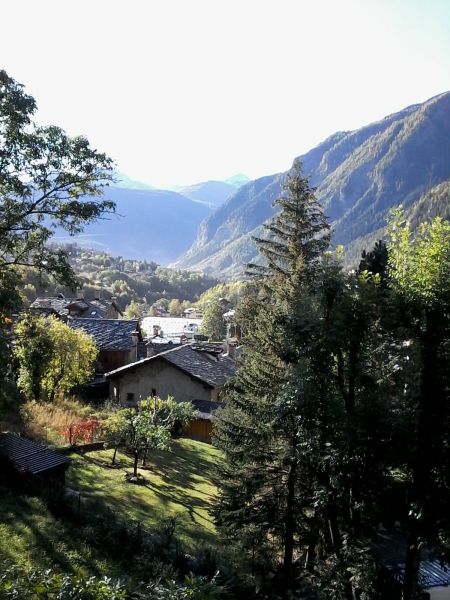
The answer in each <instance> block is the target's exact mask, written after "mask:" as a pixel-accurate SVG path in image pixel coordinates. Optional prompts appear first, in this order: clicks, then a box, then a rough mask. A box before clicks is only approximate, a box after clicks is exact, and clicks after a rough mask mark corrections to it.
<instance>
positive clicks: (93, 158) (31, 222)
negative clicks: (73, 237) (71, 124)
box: [0, 71, 114, 286]
mask: <svg viewBox="0 0 450 600" xmlns="http://www.w3.org/2000/svg"><path fill="white" fill-rule="evenodd" d="M35 112H36V102H35V100H34V98H33V97H32V96H30V95H28V94H27V93H25V91H24V89H23V86H22V85H21V84H19V83H17V82H16V81H14V79H12V78H11V77H9V76H8V74H7V73H6V72H5V71H0V271H4V270H5V269H8V268H10V267H12V266H15V265H33V266H35V267H37V268H38V269H39V270H40V271H43V272H47V273H51V274H52V275H53V276H54V277H55V278H56V279H57V280H59V281H62V282H64V283H68V284H69V285H71V286H75V283H76V282H75V278H74V275H73V271H72V269H71V268H70V266H69V265H68V261H67V254H66V253H65V252H64V250H63V249H58V250H55V249H52V248H49V246H48V242H49V240H50V239H51V237H52V234H53V232H54V229H55V227H60V228H63V229H65V230H66V231H67V232H68V233H69V234H73V233H79V232H80V231H82V229H83V226H84V225H85V224H86V223H89V222H91V221H93V220H95V219H98V218H101V217H102V215H104V214H105V213H107V212H111V211H113V210H114V203H113V202H111V201H109V200H106V199H102V198H101V196H102V192H103V187H104V186H105V185H107V184H108V182H110V181H111V180H112V167H113V163H112V160H111V159H110V158H108V157H107V156H106V155H105V154H103V153H100V152H98V151H97V150H95V149H93V148H91V146H90V145H89V142H88V140H87V139H86V138H84V137H81V136H80V137H74V138H71V137H69V136H68V135H67V134H66V133H65V132H64V131H63V130H62V129H60V128H59V127H56V126H39V125H37V124H36V123H35V122H34V121H33V116H34V114H35Z"/></svg>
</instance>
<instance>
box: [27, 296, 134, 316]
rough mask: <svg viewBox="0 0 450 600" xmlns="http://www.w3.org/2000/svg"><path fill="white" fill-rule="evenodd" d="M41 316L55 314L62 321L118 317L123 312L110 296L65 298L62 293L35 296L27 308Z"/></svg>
mask: <svg viewBox="0 0 450 600" xmlns="http://www.w3.org/2000/svg"><path fill="white" fill-rule="evenodd" d="M29 310H30V311H31V312H32V313H34V314H38V315H40V316H43V317H48V316H50V315H55V316H57V317H58V318H60V319H63V320H64V321H67V320H68V319H71V318H78V319H79V318H89V319H119V318H120V317H122V316H123V313H122V311H121V309H120V308H119V306H118V305H117V304H116V302H115V301H114V300H113V299H112V298H110V299H109V300H106V299H103V298H94V299H93V300H86V299H85V298H66V297H65V296H64V294H59V295H58V296H54V297H50V298H37V299H36V300H35V301H34V302H33V303H32V304H31V305H30V309H29Z"/></svg>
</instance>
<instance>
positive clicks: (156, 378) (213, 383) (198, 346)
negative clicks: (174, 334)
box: [106, 343, 236, 441]
mask: <svg viewBox="0 0 450 600" xmlns="http://www.w3.org/2000/svg"><path fill="white" fill-rule="evenodd" d="M235 370H236V363H235V362H234V360H233V359H232V358H230V357H229V356H224V355H223V354H222V345H221V344H202V343H193V344H184V345H180V346H177V347H175V348H173V349H170V350H166V351H164V352H161V353H159V354H156V355H155V356H149V357H147V358H145V359H143V360H140V361H138V362H135V363H131V364H129V365H126V366H124V367H120V368H118V369H115V370H113V371H111V372H109V373H106V379H107V380H108V381H109V389H110V397H111V398H112V399H113V400H115V401H116V402H119V403H120V404H122V405H124V406H135V405H136V404H137V403H138V402H139V401H140V400H143V399H145V398H148V397H150V396H159V397H160V398H167V396H173V397H174V398H175V400H177V401H179V402H187V401H190V402H192V403H193V405H194V408H196V409H197V410H196V414H195V416H196V419H195V420H194V421H193V422H192V423H191V425H190V427H189V428H188V429H187V431H186V434H187V435H190V436H191V437H194V438H196V439H201V440H202V441H210V439H211V431H212V421H213V413H214V411H215V410H216V409H217V408H218V406H220V393H221V391H222V388H223V386H224V385H225V383H226V382H227V381H228V380H229V379H230V378H231V377H232V376H233V375H234V373H235Z"/></svg>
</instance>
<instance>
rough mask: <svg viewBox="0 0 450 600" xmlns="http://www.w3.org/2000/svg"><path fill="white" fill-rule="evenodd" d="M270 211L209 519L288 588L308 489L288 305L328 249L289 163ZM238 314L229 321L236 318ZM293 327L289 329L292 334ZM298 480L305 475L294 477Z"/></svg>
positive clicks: (302, 394)
mask: <svg viewBox="0 0 450 600" xmlns="http://www.w3.org/2000/svg"><path fill="white" fill-rule="evenodd" d="M276 203H277V205H278V206H279V207H280V213H279V215H278V216H277V217H276V218H275V219H274V221H273V222H272V223H271V224H269V225H268V226H267V230H268V233H269V236H268V238H265V239H257V240H256V242H257V244H258V247H259V249H260V252H261V254H262V255H263V257H264V258H265V259H266V261H267V262H266V265H265V266H264V267H260V266H256V265H250V269H249V270H250V271H251V272H252V273H253V275H254V276H255V282H254V286H253V288H252V287H250V289H249V290H248V294H247V297H246V299H245V300H244V301H243V303H242V308H241V311H240V315H239V316H240V319H241V324H242V329H243V331H244V333H245V352H244V355H243V358H242V361H241V364H240V368H239V371H238V375H237V377H236V379H235V381H234V382H233V383H232V384H231V385H230V386H229V387H228V390H227V394H226V402H225V408H224V409H223V411H222V412H221V415H220V417H219V421H218V425H217V428H216V443H217V444H218V446H219V447H220V448H221V449H222V450H223V451H224V453H225V461H224V463H223V465H222V467H221V488H222V489H221V492H222V493H221V497H220V502H219V507H218V512H217V520H218V523H219V525H220V526H221V527H222V529H223V531H225V532H226V533H227V535H228V536H230V537H231V538H234V539H239V540H240V541H241V542H242V543H243V545H244V546H245V547H246V548H247V549H250V550H251V551H252V553H253V557H254V558H255V559H256V560H258V561H264V560H265V559H266V558H267V557H268V556H270V557H272V559H273V560H274V562H276V561H277V560H278V558H279V557H280V556H281V557H282V562H283V572H284V577H285V583H286V585H287V587H288V588H290V587H291V585H292V575H293V562H294V546H295V537H296V536H297V535H298V531H299V527H300V525H299V523H298V516H299V514H300V513H301V512H302V506H303V505H304V503H305V498H307V497H308V496H309V492H310V490H308V489H302V483H301V482H302V481H303V479H302V478H301V470H302V468H306V466H305V465H306V464H307V462H308V456H306V457H304V456H303V453H302V448H301V443H302V437H301V430H302V419H303V418H304V415H305V414H306V410H305V406H306V405H307V404H308V402H310V403H311V402H312V397H311V391H312V388H311V387H310V386H308V383H307V381H306V380H304V379H302V378H301V377H299V378H295V380H296V381H304V389H303V390H301V391H300V390H298V389H295V388H293V385H292V381H293V379H294V378H293V373H294V372H295V371H296V370H300V371H301V370H302V367H303V365H302V363H301V362H300V361H298V357H297V356H296V347H298V345H299V344H298V340H293V339H292V335H294V337H295V326H294V327H293V324H294V320H295V316H294V311H295V307H296V303H297V299H299V298H305V299H306V300H305V301H306V302H307V301H308V300H307V299H308V294H309V292H310V290H311V287H312V286H314V284H315V282H316V281H317V276H318V273H319V270H320V268H321V259H322V256H323V253H324V251H325V250H326V249H327V248H328V244H329V237H328V225H327V223H326V220H325V217H324V216H323V213H322V211H321V209H320V207H319V205H318V204H317V202H316V200H315V197H314V193H313V190H312V189H311V188H310V186H309V184H308V182H307V180H306V179H304V178H303V177H302V176H301V172H300V165H299V164H296V165H294V167H293V169H292V171H291V173H290V174H289V177H288V179H287V182H286V185H285V187H284V193H283V195H282V197H281V198H280V199H279V200H277V202H276ZM239 316H238V318H239ZM293 332H294V333H293ZM304 481H305V482H308V479H307V478H306V477H305V478H304Z"/></svg>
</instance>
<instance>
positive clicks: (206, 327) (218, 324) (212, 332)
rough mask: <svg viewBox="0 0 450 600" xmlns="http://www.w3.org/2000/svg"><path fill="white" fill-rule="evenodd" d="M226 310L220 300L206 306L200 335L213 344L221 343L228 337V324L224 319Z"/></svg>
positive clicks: (212, 301)
mask: <svg viewBox="0 0 450 600" xmlns="http://www.w3.org/2000/svg"><path fill="white" fill-rule="evenodd" d="M225 312H226V310H225V309H224V307H223V305H222V303H221V302H219V300H211V301H210V302H209V303H208V304H205V305H204V309H203V321H202V324H201V327H200V333H202V334H203V335H206V337H207V338H208V339H209V340H211V341H213V342H221V341H222V340H223V339H224V338H225V335H226V331H227V329H226V324H225V320H224V318H223V315H224V313H225Z"/></svg>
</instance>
